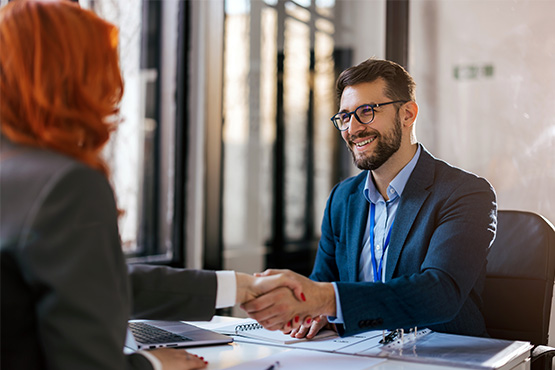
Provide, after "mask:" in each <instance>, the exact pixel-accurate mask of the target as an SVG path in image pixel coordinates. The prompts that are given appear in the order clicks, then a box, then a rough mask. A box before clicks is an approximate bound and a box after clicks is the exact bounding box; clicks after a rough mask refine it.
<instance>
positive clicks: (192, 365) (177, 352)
mask: <svg viewBox="0 0 555 370" xmlns="http://www.w3.org/2000/svg"><path fill="white" fill-rule="evenodd" d="M149 353H150V354H152V355H154V356H156V358H157V359H158V360H160V362H161V363H162V368H163V369H164V370H174V369H175V370H177V369H179V370H192V369H204V368H205V367H206V365H207V364H208V362H206V361H204V358H203V357H198V356H197V355H194V354H192V353H189V352H187V351H185V350H182V349H177V348H158V349H154V350H151V351H149Z"/></svg>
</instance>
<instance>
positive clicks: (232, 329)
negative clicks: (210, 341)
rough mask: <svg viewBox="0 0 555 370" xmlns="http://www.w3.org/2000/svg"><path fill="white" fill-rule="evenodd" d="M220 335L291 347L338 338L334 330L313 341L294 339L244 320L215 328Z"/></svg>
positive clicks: (320, 334) (320, 335)
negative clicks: (302, 343)
mask: <svg viewBox="0 0 555 370" xmlns="http://www.w3.org/2000/svg"><path fill="white" fill-rule="evenodd" d="M213 330H214V331H216V332H218V333H220V334H227V335H232V336H234V338H235V340H237V341H240V342H241V341H243V342H249V343H263V344H275V345H291V344H297V343H299V342H312V341H319V340H321V339H323V338H330V337H338V335H337V333H336V332H335V331H333V330H322V331H320V332H319V333H318V335H316V337H314V338H313V339H306V338H300V339H299V338H293V337H291V336H290V335H288V334H283V333H282V332H281V331H279V330H267V329H264V328H263V327H262V325H260V324H259V323H257V322H256V321H255V320H247V321H245V320H243V321H241V323H240V324H235V323H234V324H231V325H226V326H222V327H219V328H214V329H213Z"/></svg>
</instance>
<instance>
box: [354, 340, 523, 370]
mask: <svg viewBox="0 0 555 370" xmlns="http://www.w3.org/2000/svg"><path fill="white" fill-rule="evenodd" d="M531 348H532V346H531V345H530V343H528V342H521V341H510V340H502V339H492V338H482V337H470V336H464V335H455V334H443V333H436V332H429V333H428V334H426V335H423V336H420V337H418V338H417V339H416V340H410V337H409V336H407V339H406V340H403V341H401V340H396V341H394V342H393V343H390V344H387V345H385V346H379V347H375V348H371V349H368V350H365V351H362V352H358V353H357V354H358V355H362V356H376V355H377V356H379V357H386V358H389V359H393V360H403V361H412V362H422V363H427V364H437V365H455V366H463V367H469V368H473V369H500V368H508V369H512V368H513V367H515V366H516V365H518V364H519V363H521V362H523V361H524V360H525V359H526V358H528V356H530V350H531Z"/></svg>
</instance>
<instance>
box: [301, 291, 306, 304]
mask: <svg viewBox="0 0 555 370" xmlns="http://www.w3.org/2000/svg"><path fill="white" fill-rule="evenodd" d="M301 298H302V300H303V302H306V297H305V296H304V293H301Z"/></svg>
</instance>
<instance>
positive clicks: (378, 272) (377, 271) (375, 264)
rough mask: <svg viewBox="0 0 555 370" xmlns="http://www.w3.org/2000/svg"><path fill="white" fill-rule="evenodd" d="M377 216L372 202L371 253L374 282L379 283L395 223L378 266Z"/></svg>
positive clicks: (386, 240) (386, 239)
mask: <svg viewBox="0 0 555 370" xmlns="http://www.w3.org/2000/svg"><path fill="white" fill-rule="evenodd" d="M375 214H376V205H375V204H374V203H372V202H370V253H371V255H372V269H373V270H374V282H379V281H381V280H382V271H383V266H382V265H383V258H384V256H385V251H386V250H387V247H388V246H389V239H390V238H391V230H392V229H393V222H395V221H393V222H392V223H391V227H390V228H389V232H388V233H387V237H386V238H385V244H384V246H383V253H382V258H380V264H379V265H378V261H376V253H375V252H374V223H375V221H374V215H375Z"/></svg>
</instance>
